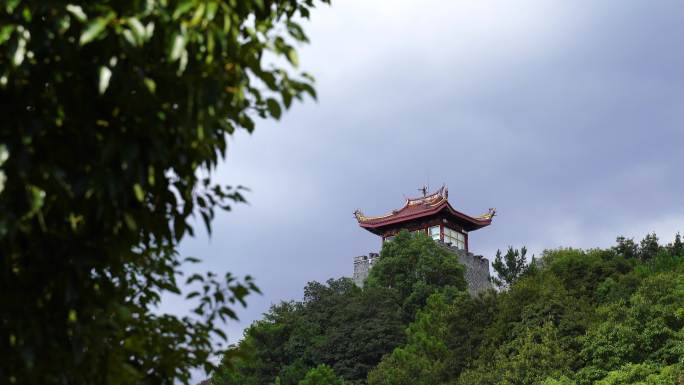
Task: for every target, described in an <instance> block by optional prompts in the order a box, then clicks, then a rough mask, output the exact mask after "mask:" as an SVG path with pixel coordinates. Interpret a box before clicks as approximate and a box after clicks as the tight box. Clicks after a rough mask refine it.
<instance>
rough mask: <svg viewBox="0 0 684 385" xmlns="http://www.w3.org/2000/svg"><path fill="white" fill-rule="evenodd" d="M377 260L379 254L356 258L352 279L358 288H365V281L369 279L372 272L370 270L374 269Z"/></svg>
mask: <svg viewBox="0 0 684 385" xmlns="http://www.w3.org/2000/svg"><path fill="white" fill-rule="evenodd" d="M377 258H378V254H377V253H370V254H368V255H360V256H358V257H354V276H353V277H352V280H354V283H355V284H356V286H360V287H363V281H365V280H366V278H367V277H368V272H369V271H370V268H371V267H373V264H374V263H375V261H376V260H377Z"/></svg>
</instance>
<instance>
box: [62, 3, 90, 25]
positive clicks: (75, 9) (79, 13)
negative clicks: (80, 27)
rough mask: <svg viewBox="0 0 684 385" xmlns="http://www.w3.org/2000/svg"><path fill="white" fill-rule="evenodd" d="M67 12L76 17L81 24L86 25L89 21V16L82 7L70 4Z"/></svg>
mask: <svg viewBox="0 0 684 385" xmlns="http://www.w3.org/2000/svg"><path fill="white" fill-rule="evenodd" d="M66 10H67V11H68V12H69V13H71V14H72V15H74V16H75V17H76V19H78V21H80V22H81V23H84V22H85V21H86V20H88V15H86V14H85V12H83V8H81V6H80V5H74V4H68V5H67V6H66Z"/></svg>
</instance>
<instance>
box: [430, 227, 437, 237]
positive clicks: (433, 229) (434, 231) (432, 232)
mask: <svg viewBox="0 0 684 385" xmlns="http://www.w3.org/2000/svg"><path fill="white" fill-rule="evenodd" d="M430 238H432V239H434V240H435V241H439V226H432V227H430Z"/></svg>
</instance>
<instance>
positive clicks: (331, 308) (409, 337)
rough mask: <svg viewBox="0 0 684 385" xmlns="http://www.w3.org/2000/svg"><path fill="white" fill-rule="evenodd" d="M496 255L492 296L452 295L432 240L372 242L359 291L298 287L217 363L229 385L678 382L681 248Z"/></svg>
mask: <svg viewBox="0 0 684 385" xmlns="http://www.w3.org/2000/svg"><path fill="white" fill-rule="evenodd" d="M524 254H525V251H524V250H514V249H509V250H508V252H507V253H506V254H505V255H501V254H500V253H498V254H497V258H496V260H495V262H494V264H493V265H494V267H495V270H496V272H497V273H498V279H497V280H495V282H496V283H497V286H498V287H499V290H498V291H495V290H492V291H490V292H487V293H482V294H481V295H479V296H478V297H476V298H473V297H471V296H470V295H468V293H467V292H466V291H465V281H464V279H463V268H462V266H460V265H458V264H457V263H456V262H455V258H454V257H453V255H452V254H450V253H448V252H446V251H445V250H444V249H443V248H442V247H440V246H438V245H437V244H436V243H434V242H433V241H432V240H431V239H429V238H428V237H426V236H423V235H410V234H408V233H402V234H400V235H399V236H397V238H396V239H395V240H394V241H392V242H391V243H388V244H386V245H385V247H384V248H383V250H382V251H381V254H380V260H379V262H378V264H377V265H376V266H375V267H374V268H373V269H372V270H371V273H370V276H369V278H368V280H367V284H366V286H365V287H364V288H363V289H361V288H358V287H356V286H355V285H354V284H353V283H352V282H351V281H350V280H349V279H346V278H342V279H337V280H329V281H328V282H327V283H326V284H322V283H318V282H311V283H309V284H308V285H307V287H306V289H305V295H304V299H303V301H292V302H282V303H280V304H278V305H275V306H273V307H272V308H271V309H270V311H269V312H268V313H266V314H265V316H264V318H263V320H260V321H257V322H255V323H254V324H253V325H252V326H251V327H250V328H248V329H247V330H246V331H245V336H244V339H243V340H242V341H241V342H240V343H239V344H238V345H237V346H236V347H234V349H233V350H232V351H230V353H229V354H227V355H226V356H225V357H224V360H223V364H222V365H221V368H220V370H219V371H218V372H217V373H216V374H215V375H214V377H213V378H212V382H213V384H214V385H228V384H241V385H250V384H254V385H256V384H282V385H286V384H287V385H301V384H311V385H313V384H319V385H324V384H368V385H390V384H391V385H403V384H406V385H409V384H411V385H421V384H424V385H429V384H430V385H432V384H450V385H472V384H482V385H490V384H491V385H494V384H497V385H504V384H505V385H509V384H510V385H517V384H521V385H523V384H524V385H527V384H530V385H532V384H540V385H588V384H598V385H618V384H643V385H647V384H648V385H656V384H657V385H665V384H684V358H683V357H684V245H683V244H682V241H681V239H680V237H679V235H677V237H676V239H675V240H674V241H673V242H672V243H669V244H667V245H661V244H659V243H658V239H657V237H656V236H655V234H650V235H648V236H647V237H646V238H644V240H643V241H641V242H640V243H639V244H636V243H635V242H633V241H632V240H630V239H625V238H622V237H620V238H618V240H617V245H616V246H615V247H612V248H610V249H591V250H580V249H573V248H563V249H557V250H549V251H545V252H543V253H542V255H541V256H539V257H538V258H532V260H531V262H529V263H527V262H525V258H524Z"/></svg>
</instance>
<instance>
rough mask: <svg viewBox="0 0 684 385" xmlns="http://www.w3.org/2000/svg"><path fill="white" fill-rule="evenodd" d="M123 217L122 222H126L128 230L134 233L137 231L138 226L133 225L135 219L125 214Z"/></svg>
mask: <svg viewBox="0 0 684 385" xmlns="http://www.w3.org/2000/svg"><path fill="white" fill-rule="evenodd" d="M123 217H124V222H126V226H128V229H129V230H131V231H136V230H137V229H138V225H137V224H136V223H135V219H133V216H132V215H131V214H129V213H125V214H124V215H123Z"/></svg>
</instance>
